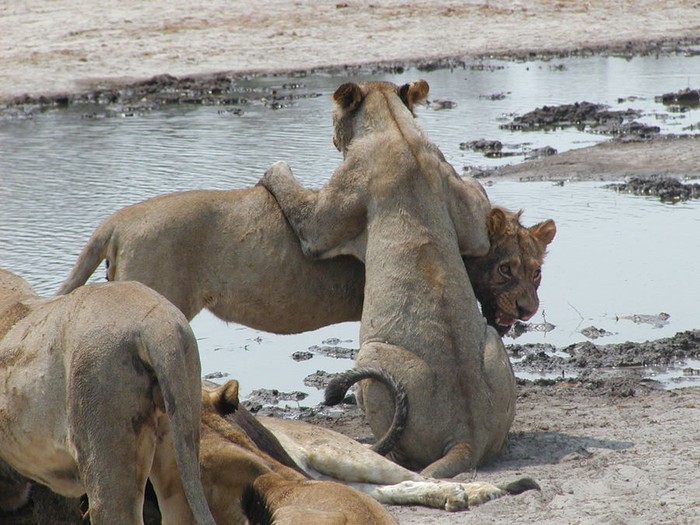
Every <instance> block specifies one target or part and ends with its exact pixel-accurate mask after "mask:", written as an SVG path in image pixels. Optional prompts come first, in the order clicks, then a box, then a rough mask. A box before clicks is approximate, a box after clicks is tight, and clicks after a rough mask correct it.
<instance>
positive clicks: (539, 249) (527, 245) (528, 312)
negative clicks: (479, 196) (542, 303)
mask: <svg viewBox="0 0 700 525" xmlns="http://www.w3.org/2000/svg"><path fill="white" fill-rule="evenodd" d="M519 219H520V213H512V212H509V211H507V210H504V209H502V208H493V209H492V210H491V212H490V213H489V218H488V228H489V238H490V240H491V248H490V250H489V253H488V254H487V255H486V256H484V257H472V258H465V259H464V263H465V265H466V267H467V272H468V273H469V279H470V280H471V283H472V286H473V288H474V293H475V294H476V297H477V299H478V300H479V302H480V303H481V311H482V313H483V314H484V317H486V321H487V322H488V323H489V324H490V325H491V326H493V327H494V328H496V330H497V331H498V333H499V335H501V336H503V335H505V333H506V332H508V330H509V329H510V327H511V326H512V325H513V323H515V321H516V320H517V319H521V320H523V321H526V320H528V319H530V318H531V317H532V316H533V315H535V313H536V312H537V308H538V307H539V297H538V296H537V288H538V287H539V285H540V281H541V279H542V262H543V260H544V256H545V253H546V249H547V245H548V244H549V243H550V242H552V239H554V235H555V234H556V231H557V230H556V225H555V224H554V221H553V220H551V219H549V220H546V221H544V222H541V223H539V224H536V225H535V226H531V227H530V228H525V227H524V226H522V225H521V224H520V221H519Z"/></svg>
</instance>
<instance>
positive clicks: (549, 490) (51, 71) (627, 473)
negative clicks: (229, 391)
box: [0, 0, 700, 525]
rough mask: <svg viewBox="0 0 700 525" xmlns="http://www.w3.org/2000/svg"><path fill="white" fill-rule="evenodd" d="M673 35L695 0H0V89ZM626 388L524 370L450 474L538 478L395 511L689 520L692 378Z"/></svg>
mask: <svg viewBox="0 0 700 525" xmlns="http://www.w3.org/2000/svg"><path fill="white" fill-rule="evenodd" d="M684 39H689V41H692V42H698V41H700V3H699V2H697V0H689V1H678V0H672V1H667V2H663V3H660V2H657V1H655V0H639V1H598V0H591V1H587V2H583V1H567V0H559V1H555V0H539V1H527V2H525V1H523V2H507V1H488V2H487V1H484V2H477V1H454V2H452V1H447V0H443V1H413V2H386V1H382V0H374V1H372V2H365V1H347V2H343V1H340V0H336V1H335V2H316V1H311V0H297V1H294V2H281V1H276V2H275V1H272V0H256V1H250V2H231V1H224V0H210V1H209V2H207V3H205V4H202V5H198V6H193V5H192V3H191V2H185V1H184V0H173V1H169V2H137V1H134V0H122V1H116V0H102V1H100V2H95V1H84V2H70V1H68V0H53V1H38V0H26V1H22V2H20V1H5V2H0V101H9V100H11V99H12V98H13V97H16V96H19V95H24V94H30V95H38V94H57V93H76V92H80V91H83V90H89V89H92V88H95V87H96V86H98V85H105V84H115V83H116V84H120V83H128V82H132V81H137V80H142V79H145V78H149V77H151V76H154V75H157V74H162V73H168V74H171V75H176V76H178V75H206V74H211V73H216V72H232V73H237V72H241V73H242V72H254V71H277V70H292V69H309V68H320V67H325V66H337V65H345V64H359V63H367V62H385V61H388V62H398V63H406V64H409V63H412V62H415V61H420V60H421V59H425V58H430V59H434V58H439V57H450V56H468V55H490V54H497V55H509V56H516V55H519V56H522V55H525V56H526V55H528V54H530V53H545V52H581V51H609V50H617V51H620V50H627V51H630V52H638V51H640V50H649V49H654V47H655V45H656V43H659V42H661V41H664V42H674V41H681V40H684ZM695 87H698V86H695ZM697 144H698V142H697V140H686V141H674V142H672V143H671V142H664V141H656V142H653V143H643V144H631V145H630V144H610V145H605V146H602V147H596V148H588V149H587V150H581V151H578V152H570V153H567V154H565V155H568V156H565V155H561V156H556V157H554V158H548V159H544V160H542V161H536V163H528V164H527V165H520V166H518V167H514V168H510V171H505V172H504V173H503V174H504V175H508V176H512V177H517V178H525V179H528V178H532V177H542V176H548V175H547V173H549V174H557V173H561V171H562V169H568V170H569V172H571V170H574V171H575V173H576V174H577V176H582V177H584V176H586V174H587V176H591V174H596V176H598V175H600V174H601V173H602V174H603V176H605V177H606V178H607V177H609V178H619V177H620V176H624V175H630V174H637V173H642V174H643V173H646V172H657V173H668V174H677V175H684V174H696V175H697V174H698V171H699V169H700V168H699V167H700V161H699V160H698V157H699V156H700V154H699V153H698V152H699V151H700V148H698V147H697ZM652 148H656V149H652ZM630 153H631V154H630ZM637 158H638V159H640V160H639V161H638V162H630V159H637ZM642 159H646V160H642ZM649 159H654V160H653V162H651V163H650V162H649ZM650 165H651V166H653V167H651V168H650ZM601 166H604V167H606V169H605V170H601V169H600V167H601ZM632 391H633V395H626V396H625V397H619V395H614V394H610V393H606V392H601V391H599V390H597V389H596V388H595V387H594V386H593V385H586V384H585V383H577V384H570V383H558V384H557V385H554V386H534V385H522V386H521V387H520V388H519V400H518V413H517V416H516V420H515V423H514V426H513V429H512V432H511V434H510V436H509V451H508V453H507V454H506V455H504V456H503V457H502V458H500V459H499V460H497V461H496V462H494V463H493V464H491V465H489V466H488V467H486V468H483V469H480V470H479V471H478V472H475V473H470V474H468V475H464V476H463V477H464V478H471V477H476V478H477V479H484V480H492V481H497V482H500V481H506V480H510V479H513V478H516V477H519V476H523V475H528V476H532V477H534V478H535V479H537V481H538V482H539V483H540V484H541V486H542V490H541V491H540V492H529V493H526V494H523V495H520V496H515V497H508V498H504V499H501V500H498V501H495V502H490V503H488V504H486V505H483V506H481V507H478V508H475V509H472V510H471V511H469V512H464V513H457V514H448V513H445V512H440V511H434V510H426V509H420V508H392V509H391V511H392V513H393V514H394V515H395V516H396V517H397V518H398V519H399V521H400V522H401V523H402V524H419V523H420V524H423V523H435V524H438V523H439V524H457V523H460V524H463V523H479V524H490V523H499V524H500V523H523V524H524V523H528V524H529V523H543V524H544V523H551V524H585V525H593V524H691V523H700V477H698V475H697V472H698V467H699V466H700V434H699V433H698V424H699V423H700V389H698V388H690V389H684V390H679V391H676V392H668V391H660V390H656V389H653V388H650V387H649V386H647V384H646V383H644V382H639V383H638V384H636V385H634V388H633V389H632ZM629 393H630V392H627V394H629ZM318 422H320V423H323V424H327V425H329V426H333V427H335V428H337V429H339V430H341V431H343V432H346V433H348V434H349V435H351V436H354V437H366V436H367V432H368V431H367V428H366V426H365V425H364V421H363V418H362V416H361V414H359V413H353V412H350V413H349V414H347V415H346V416H345V417H344V418H342V420H340V421H339V420H337V419H333V420H323V418H320V419H319V420H318ZM0 521H2V520H0Z"/></svg>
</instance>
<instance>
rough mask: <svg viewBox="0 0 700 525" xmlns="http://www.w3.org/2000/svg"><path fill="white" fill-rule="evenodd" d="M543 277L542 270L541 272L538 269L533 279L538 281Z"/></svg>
mask: <svg viewBox="0 0 700 525" xmlns="http://www.w3.org/2000/svg"><path fill="white" fill-rule="evenodd" d="M541 275H542V270H540V269H539V268H537V270H535V271H534V272H533V274H532V277H533V279H535V280H537V279H539V278H540V276H541Z"/></svg>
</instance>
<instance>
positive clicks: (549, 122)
mask: <svg viewBox="0 0 700 525" xmlns="http://www.w3.org/2000/svg"><path fill="white" fill-rule="evenodd" d="M640 116H641V112H640V111H639V110H636V109H626V110H620V111H613V110H610V109H608V107H607V106H605V105H603V104H595V103H593V102H586V101H584V102H575V103H573V104H563V105H560V106H542V107H541V108H537V109H534V110H532V111H530V112H528V113H525V114H524V115H520V116H516V117H515V118H513V120H512V121H511V122H509V123H507V124H502V125H501V126H500V127H501V129H506V130H509V131H541V130H552V129H561V128H568V127H575V128H577V129H580V130H584V129H586V128H588V129H589V130H590V131H594V132H596V133H602V134H606V135H625V136H635V137H638V138H650V137H653V136H655V135H657V134H658V133H660V132H661V128H659V127H658V126H649V125H646V124H641V123H639V122H636V121H635V120H634V119H636V118H638V117H640Z"/></svg>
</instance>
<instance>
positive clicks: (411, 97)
mask: <svg viewBox="0 0 700 525" xmlns="http://www.w3.org/2000/svg"><path fill="white" fill-rule="evenodd" d="M428 91H430V86H429V85H428V83H427V82H426V81H425V80H416V81H415V82H411V83H410V84H404V85H403V86H401V87H400V88H399V97H401V100H402V101H403V103H404V104H406V107H407V108H408V109H409V110H411V113H413V107H414V106H415V105H416V104H420V103H421V102H424V101H425V99H426V98H428Z"/></svg>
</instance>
